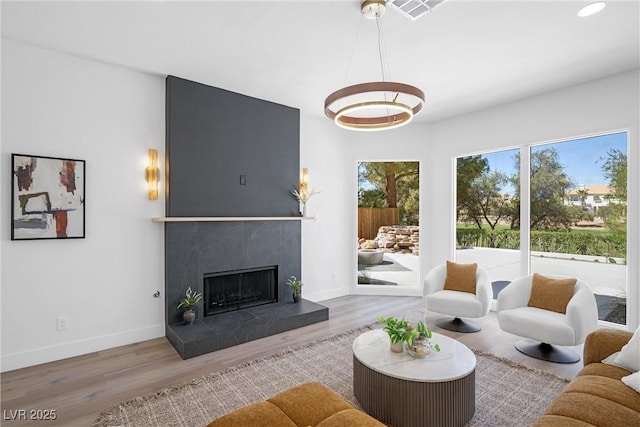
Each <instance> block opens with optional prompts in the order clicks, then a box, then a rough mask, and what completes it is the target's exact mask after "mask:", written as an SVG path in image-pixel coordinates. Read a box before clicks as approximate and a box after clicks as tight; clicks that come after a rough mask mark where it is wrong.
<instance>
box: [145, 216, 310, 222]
mask: <svg viewBox="0 0 640 427" xmlns="http://www.w3.org/2000/svg"><path fill="white" fill-rule="evenodd" d="M315 220H316V217H314V216H202V217H185V216H167V217H160V218H151V221H153V222H225V221H226V222H231V221H315Z"/></svg>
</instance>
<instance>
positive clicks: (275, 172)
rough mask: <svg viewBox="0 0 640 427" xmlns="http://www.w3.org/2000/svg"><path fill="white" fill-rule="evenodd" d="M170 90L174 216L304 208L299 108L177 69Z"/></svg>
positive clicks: (170, 207)
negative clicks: (299, 192) (298, 193)
mask: <svg viewBox="0 0 640 427" xmlns="http://www.w3.org/2000/svg"><path fill="white" fill-rule="evenodd" d="M166 98H167V99H166V102H167V105H166V109H167V111H166V114H167V117H166V126H167V141H166V145H167V147H166V155H167V161H168V167H167V170H168V186H167V188H168V192H167V199H166V200H167V208H166V214H167V216H192V217H200V216H297V215H299V206H298V202H297V201H296V200H295V199H294V198H293V196H292V195H291V191H292V190H293V189H296V188H298V182H299V179H300V160H299V158H300V148H299V147H300V111H299V110H298V109H296V108H291V107H287V106H284V105H280V104H275V103H272V102H268V101H263V100H260V99H256V98H252V97H249V96H245V95H241V94H237V93H234V92H230V91H227V90H223V89H219V88H215V87H211V86H206V85H203V84H200V83H196V82H192V81H189V80H184V79H180V78H178V77H174V76H169V77H167V81H166ZM241 177H244V179H245V182H246V183H245V184H244V185H242V184H241V179H242V178H241Z"/></svg>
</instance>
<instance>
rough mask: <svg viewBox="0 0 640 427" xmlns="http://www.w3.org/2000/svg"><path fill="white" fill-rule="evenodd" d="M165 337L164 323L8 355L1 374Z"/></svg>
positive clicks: (0, 361)
mask: <svg viewBox="0 0 640 427" xmlns="http://www.w3.org/2000/svg"><path fill="white" fill-rule="evenodd" d="M164 336H165V325H164V323H163V324H158V325H152V326H147V327H145V328H140V329H133V330H130V331H124V332H119V333H115V334H108V335H102V336H99V337H91V338H88V339H85V340H78V341H72V342H66V343H63V344H58V345H52V346H48V347H41V348H36V349H33V350H29V351H24V352H19V353H13V354H6V355H3V356H2V357H1V358H0V372H7V371H13V370H15V369H21V368H26V367H29V366H35V365H40V364H42V363H48V362H53V361H56V360H62V359H67V358H69V357H75V356H81V355H84V354H88V353H93V352H96V351H101V350H105V349H108V348H113V347H119V346H122V345H127V344H134V343H137V342H141V341H146V340H150V339H154V338H159V337H164Z"/></svg>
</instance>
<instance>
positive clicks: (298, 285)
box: [287, 276, 303, 303]
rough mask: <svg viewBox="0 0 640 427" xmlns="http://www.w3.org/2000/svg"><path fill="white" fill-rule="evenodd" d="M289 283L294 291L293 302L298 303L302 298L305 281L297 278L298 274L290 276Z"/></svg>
mask: <svg viewBox="0 0 640 427" xmlns="http://www.w3.org/2000/svg"><path fill="white" fill-rule="evenodd" d="M287 285H289V288H290V289H291V292H293V302H294V303H297V302H298V301H300V300H301V299H302V285H303V283H302V282H301V281H300V280H298V279H296V276H291V277H289V280H287Z"/></svg>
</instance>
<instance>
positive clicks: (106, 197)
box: [0, 39, 164, 371]
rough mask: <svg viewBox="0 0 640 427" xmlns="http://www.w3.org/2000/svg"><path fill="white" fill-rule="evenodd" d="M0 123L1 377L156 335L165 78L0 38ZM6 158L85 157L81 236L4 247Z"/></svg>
mask: <svg viewBox="0 0 640 427" xmlns="http://www.w3.org/2000/svg"><path fill="white" fill-rule="evenodd" d="M2 124H3V126H2V146H1V156H0V160H1V164H2V174H0V183H1V186H0V200H2V201H3V202H2V216H3V221H2V222H1V223H0V229H1V239H2V243H1V260H2V265H1V269H2V273H1V280H2V282H1V289H2V298H1V304H2V305H1V307H2V349H1V351H2V353H1V354H2V359H1V363H2V366H1V369H2V371H8V370H13V369H17V368H20V367H25V366H30V365H34V364H39V363H43V362H48V361H52V360H58V359H63V358H67V357H70V356H75V355H80V354H85V353H89V352H92V351H97V350H101V349H105V348H110V347H115V346H119V345H123V344H128V343H133V342H139V341H143V340H146V339H150V338H155V337H160V336H164V299H156V298H153V296H152V294H153V293H154V292H155V291H156V290H161V291H162V292H163V293H164V255H163V247H164V237H163V235H164V233H163V227H162V225H160V224H158V223H152V222H151V220H150V218H151V217H154V216H163V212H164V202H163V200H162V196H161V197H160V199H159V200H157V201H149V200H148V199H147V194H146V188H145V181H144V168H145V166H146V153H147V150H148V149H149V148H156V149H158V150H159V152H160V154H161V158H164V157H163V155H162V153H163V152H164V79H163V78H162V77H159V76H151V75H149V74H144V73H139V72H136V71H132V70H128V69H124V68H120V67H115V66H111V65H106V64H102V63H98V62H94V61H88V60H83V59H79V58H76V57H73V56H68V55H63V54H59V53H55V52H52V51H48V50H42V49H38V48H34V47H30V46H27V45H23V44H18V43H15V42H12V41H8V40H4V39H3V40H2ZM11 153H21V154H34V155H42V156H52V157H67V158H75V159H82V160H86V238H85V239H70V240H46V241H37V240H36V241H11V240H10V229H9V223H10V220H9V218H10V204H9V200H10V198H11V194H10V191H11V190H10V189H11V173H10V170H11V167H10V165H11ZM58 316H67V317H68V320H69V323H68V329H67V330H64V331H57V330H56V318H57V317H58Z"/></svg>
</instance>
